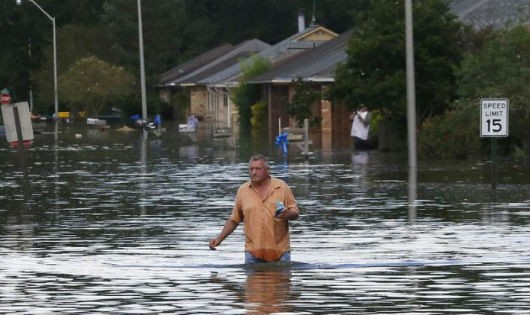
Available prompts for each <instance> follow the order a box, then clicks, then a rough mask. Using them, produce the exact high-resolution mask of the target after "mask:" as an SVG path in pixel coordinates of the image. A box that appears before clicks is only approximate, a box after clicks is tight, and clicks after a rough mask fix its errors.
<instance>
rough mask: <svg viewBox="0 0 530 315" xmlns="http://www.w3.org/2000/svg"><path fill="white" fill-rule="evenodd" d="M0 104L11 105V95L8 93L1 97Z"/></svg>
mask: <svg viewBox="0 0 530 315" xmlns="http://www.w3.org/2000/svg"><path fill="white" fill-rule="evenodd" d="M0 103H2V104H10V103H11V95H9V94H7V93H2V95H1V96H0Z"/></svg>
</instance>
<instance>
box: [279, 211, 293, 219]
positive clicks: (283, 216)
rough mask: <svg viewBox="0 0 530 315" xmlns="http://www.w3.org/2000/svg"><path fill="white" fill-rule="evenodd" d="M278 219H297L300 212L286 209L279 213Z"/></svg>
mask: <svg viewBox="0 0 530 315" xmlns="http://www.w3.org/2000/svg"><path fill="white" fill-rule="evenodd" d="M278 219H282V220H285V219H287V220H296V219H298V212H296V211H294V210H290V209H285V210H283V211H282V212H280V214H279V215H278Z"/></svg>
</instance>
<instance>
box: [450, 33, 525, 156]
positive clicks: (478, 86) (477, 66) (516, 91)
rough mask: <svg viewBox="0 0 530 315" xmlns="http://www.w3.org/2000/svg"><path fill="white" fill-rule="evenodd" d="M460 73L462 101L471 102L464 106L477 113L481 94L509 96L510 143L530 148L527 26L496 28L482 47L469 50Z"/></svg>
mask: <svg viewBox="0 0 530 315" xmlns="http://www.w3.org/2000/svg"><path fill="white" fill-rule="evenodd" d="M457 75H458V82H459V85H458V86H459V89H458V94H459V96H460V98H461V100H462V103H468V104H472V105H471V106H472V107H468V108H465V110H468V111H475V112H476V113H477V117H478V104H479V101H480V99H481V98H490V97H495V98H508V99H509V100H510V137H509V139H508V143H509V145H510V144H511V145H512V146H524V147H525V149H526V150H527V151H530V129H529V128H528V121H529V119H530V90H529V89H528V84H529V83H530V33H529V32H528V30H527V29H526V27H523V26H518V27H515V28H513V29H511V30H507V31H499V32H497V33H496V36H493V37H492V38H491V39H490V40H488V41H486V42H485V43H484V45H483V48H482V49H481V50H480V51H476V52H473V53H468V54H466V56H465V58H464V60H463V62H462V65H461V66H460V68H459V69H458V72H457ZM511 149H513V148H511ZM511 149H509V150H511Z"/></svg>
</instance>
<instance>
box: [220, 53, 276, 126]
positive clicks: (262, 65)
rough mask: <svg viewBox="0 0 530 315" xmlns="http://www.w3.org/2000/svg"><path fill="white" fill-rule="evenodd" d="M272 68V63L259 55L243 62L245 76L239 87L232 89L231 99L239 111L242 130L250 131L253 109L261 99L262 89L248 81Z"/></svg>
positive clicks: (242, 67)
mask: <svg viewBox="0 0 530 315" xmlns="http://www.w3.org/2000/svg"><path fill="white" fill-rule="evenodd" d="M270 67H271V63H270V61H269V60H268V59H265V58H263V57H259V56H257V55H254V56H252V57H250V58H248V59H246V60H244V61H243V62H241V69H242V72H243V76H242V77H241V79H240V82H239V86H238V87H236V88H234V89H232V93H231V96H230V97H231V99H232V101H233V102H234V103H235V104H236V106H237V109H238V111H239V124H240V127H241V128H242V129H248V128H249V127H250V126H251V121H250V119H251V118H252V108H251V107H252V105H253V104H255V103H256V102H257V101H258V100H259V97H260V93H259V92H260V91H259V89H260V87H259V86H257V85H252V84H248V83H247V80H248V79H249V78H252V77H254V76H257V75H259V74H261V73H263V72H265V71H267V70H268V69H269V68H270Z"/></svg>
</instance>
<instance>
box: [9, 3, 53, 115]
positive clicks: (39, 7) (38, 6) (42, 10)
mask: <svg viewBox="0 0 530 315" xmlns="http://www.w3.org/2000/svg"><path fill="white" fill-rule="evenodd" d="M16 1H17V5H22V0H16ZM27 1H29V2H31V3H33V4H34V5H35V6H36V7H37V8H38V9H39V10H40V11H41V12H42V13H43V14H44V15H46V17H47V18H48V19H50V21H52V26H53V95H54V105H55V106H54V109H55V113H54V116H55V117H54V118H55V119H57V118H58V114H59V93H58V88H57V36H56V32H55V18H54V17H53V16H51V15H50V14H48V12H46V11H45V10H44V9H43V8H42V7H41V6H40V5H38V4H37V2H35V1H34V0H27Z"/></svg>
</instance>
